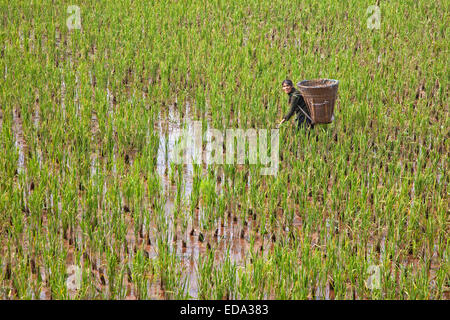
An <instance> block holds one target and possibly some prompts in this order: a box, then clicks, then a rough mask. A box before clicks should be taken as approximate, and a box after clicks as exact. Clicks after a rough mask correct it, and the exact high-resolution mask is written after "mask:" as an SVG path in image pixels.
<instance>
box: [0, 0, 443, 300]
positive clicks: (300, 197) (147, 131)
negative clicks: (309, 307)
mask: <svg viewBox="0 0 450 320" xmlns="http://www.w3.org/2000/svg"><path fill="white" fill-rule="evenodd" d="M70 6H76V7H77V8H78V9H79V10H78V9H76V8H75V9H74V8H73V7H71V8H69V7H70ZM370 6H378V9H379V12H378V13H379V14H380V15H379V16H378V18H379V19H378V21H379V26H378V27H374V25H376V24H374V21H375V20H376V19H375V18H377V17H373V16H374V15H376V14H377V10H372V9H370V10H368V8H369V7H370ZM449 6H450V3H449V2H448V1H440V0H436V1H422V0H420V1H416V0H414V1H413V0H410V1H363V0H361V1H357V0H350V1H333V0H323V1H313V0H304V1H289V2H287V1H280V0H270V1H268V0H262V1H256V0H252V1H234V0H230V1H220V0H215V1H192V0H186V1H164V0H161V1H131V0H128V1H127V0H118V1H106V0H98V1H84V0H77V1H76V3H75V2H67V1H43V0H38V1H36V0H34V1H21V0H18V1H5V0H1V1H0V8H1V10H0V12H1V13H0V24H1V28H0V39H1V42H0V148H1V149H0V150H1V152H0V243H1V246H0V299H201V300H203V299H449V297H450V282H449V270H450V269H449V267H450V265H449V239H448V235H449V222H450V221H449V190H448V184H449V175H448V172H449V159H448V153H449V141H450V140H449V127H450V123H449V97H448V89H449V64H448V60H449V59H448V57H449V52H448V50H449V45H448V39H449V38H450V35H449V29H448V25H450V23H449V22H450V19H449V12H450V8H449ZM77 10H78V11H77ZM77 14H79V17H80V19H79V20H77V17H78V16H77ZM373 19H375V20H373ZM69 26H72V27H69ZM73 26H75V27H73ZM285 78H289V79H292V80H293V81H294V83H297V82H298V81H301V80H303V79H317V78H329V79H337V80H339V91H338V99H337V102H336V105H335V113H334V116H335V120H334V122H332V123H331V124H328V125H317V126H316V127H315V128H314V130H313V131H312V132H311V133H310V134H309V135H308V134H305V132H304V129H302V130H301V131H300V132H296V130H295V123H294V121H293V120H291V121H290V123H285V124H283V125H281V126H280V128H279V157H278V158H279V166H278V171H277V173H276V174H275V175H261V174H260V169H261V168H262V167H263V166H262V165H261V164H260V163H257V164H250V163H248V161H247V162H246V163H244V164H210V165H207V164H205V163H201V164H195V163H187V164H177V163H175V162H173V161H172V152H173V148H174V145H175V144H176V143H177V136H176V134H175V132H176V130H177V129H180V128H186V129H187V130H190V128H192V124H193V123H194V121H201V123H202V130H203V132H205V131H206V130H207V129H208V128H217V129H219V130H226V129H230V128H240V129H244V130H245V129H249V128H255V129H267V130H271V129H276V128H277V123H278V122H279V120H280V119H281V117H282V116H283V115H284V114H285V113H286V112H287V110H288V104H287V96H286V94H285V93H284V92H283V91H282V90H281V82H282V81H283V80H284V79H285ZM204 143H205V142H204Z"/></svg>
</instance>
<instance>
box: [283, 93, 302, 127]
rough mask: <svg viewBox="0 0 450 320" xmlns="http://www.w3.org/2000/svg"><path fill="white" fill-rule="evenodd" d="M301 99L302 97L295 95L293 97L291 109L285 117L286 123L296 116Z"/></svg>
mask: <svg viewBox="0 0 450 320" xmlns="http://www.w3.org/2000/svg"><path fill="white" fill-rule="evenodd" d="M299 99H300V95H298V94H295V93H294V94H293V95H292V100H291V108H290V110H289V112H288V113H287V114H286V115H285V116H284V117H283V120H284V121H288V120H289V119H290V118H291V117H292V116H293V115H294V113H295V111H296V110H297V104H298V101H299ZM284 121H283V122H284Z"/></svg>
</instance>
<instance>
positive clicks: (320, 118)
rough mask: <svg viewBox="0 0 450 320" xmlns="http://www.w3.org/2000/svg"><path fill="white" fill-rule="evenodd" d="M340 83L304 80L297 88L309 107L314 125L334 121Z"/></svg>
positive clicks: (326, 80) (327, 80) (335, 81)
mask: <svg viewBox="0 0 450 320" xmlns="http://www.w3.org/2000/svg"><path fill="white" fill-rule="evenodd" d="M338 84H339V81H337V80H333V79H315V80H304V81H301V82H299V83H297V87H298V89H299V91H300V93H301V95H302V96H303V98H304V99H305V102H306V104H307V105H308V109H309V113H310V114H311V120H312V123H313V124H317V123H330V122H332V121H333V114H334V104H335V102H336V97H337V91H338Z"/></svg>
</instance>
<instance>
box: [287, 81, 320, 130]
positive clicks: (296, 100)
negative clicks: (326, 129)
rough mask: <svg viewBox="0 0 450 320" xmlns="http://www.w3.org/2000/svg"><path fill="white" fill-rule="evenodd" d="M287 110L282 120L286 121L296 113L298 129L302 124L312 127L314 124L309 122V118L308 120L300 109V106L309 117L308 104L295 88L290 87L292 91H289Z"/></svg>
mask: <svg viewBox="0 0 450 320" xmlns="http://www.w3.org/2000/svg"><path fill="white" fill-rule="evenodd" d="M289 105H290V109H289V112H288V113H287V114H286V115H285V116H284V118H283V119H284V120H285V121H288V120H289V119H290V118H291V117H292V116H293V115H294V113H296V114H297V118H296V122H297V128H298V129H300V128H301V127H302V126H305V127H306V126H308V127H309V128H314V125H313V124H311V120H309V119H308V118H307V117H306V116H305V114H304V113H303V112H302V111H301V110H300V108H301V109H302V110H303V111H305V112H306V114H307V115H308V116H309V117H311V115H310V113H309V109H308V106H307V105H306V103H305V100H304V99H303V96H302V95H301V94H300V92H298V90H297V89H295V88H292V91H291V92H290V93H289Z"/></svg>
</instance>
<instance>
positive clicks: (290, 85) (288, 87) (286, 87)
mask: <svg viewBox="0 0 450 320" xmlns="http://www.w3.org/2000/svg"><path fill="white" fill-rule="evenodd" d="M281 85H282V86H283V90H284V92H286V93H288V94H289V93H291V91H292V89H293V88H294V84H293V83H292V81H291V80H289V79H286V80H284V81H283V82H282V83H281Z"/></svg>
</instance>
